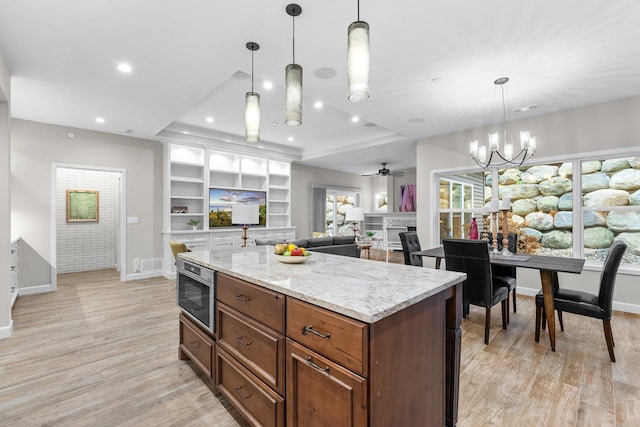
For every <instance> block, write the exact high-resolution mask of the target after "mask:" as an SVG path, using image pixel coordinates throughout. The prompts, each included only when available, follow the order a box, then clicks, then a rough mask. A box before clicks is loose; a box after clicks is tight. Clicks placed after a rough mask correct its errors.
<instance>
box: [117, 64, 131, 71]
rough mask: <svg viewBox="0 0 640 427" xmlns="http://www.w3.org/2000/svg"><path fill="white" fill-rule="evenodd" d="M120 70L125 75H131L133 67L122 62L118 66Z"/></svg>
mask: <svg viewBox="0 0 640 427" xmlns="http://www.w3.org/2000/svg"><path fill="white" fill-rule="evenodd" d="M118 70H120V71H122V72H123V73H130V72H131V71H133V68H131V65H129V64H126V63H124V62H122V63H120V64H118Z"/></svg>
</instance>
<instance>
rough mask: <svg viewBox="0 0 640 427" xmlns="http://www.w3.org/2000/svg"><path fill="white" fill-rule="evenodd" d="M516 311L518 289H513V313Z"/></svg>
mask: <svg viewBox="0 0 640 427" xmlns="http://www.w3.org/2000/svg"><path fill="white" fill-rule="evenodd" d="M516 311H518V310H516V288H513V312H514V313H515V312H516Z"/></svg>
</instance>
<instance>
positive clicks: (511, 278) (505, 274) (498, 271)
mask: <svg viewBox="0 0 640 427" xmlns="http://www.w3.org/2000/svg"><path fill="white" fill-rule="evenodd" d="M497 236H498V250H499V251H502V247H503V246H502V236H503V234H502V233H498V234H497ZM491 239H493V235H492V233H489V241H490V242H491ZM507 239H508V240H509V244H508V245H507V249H509V251H510V252H511V253H513V254H515V253H516V252H517V251H518V234H517V233H509V234H507ZM492 269H493V270H492V271H493V278H494V280H497V281H498V284H500V285H501V286H506V287H507V288H509V292H510V293H511V294H512V295H513V312H514V313H515V312H516V311H517V307H516V285H517V276H516V272H517V270H518V269H517V268H516V267H509V266H507V265H494V266H492ZM507 304H509V303H508V302H507ZM509 320H510V319H509V313H508V312H507V322H509Z"/></svg>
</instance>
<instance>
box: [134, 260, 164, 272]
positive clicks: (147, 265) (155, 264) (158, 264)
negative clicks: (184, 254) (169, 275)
mask: <svg viewBox="0 0 640 427" xmlns="http://www.w3.org/2000/svg"><path fill="white" fill-rule="evenodd" d="M162 266H163V263H162V258H150V259H143V260H140V272H141V273H146V272H148V271H156V270H162Z"/></svg>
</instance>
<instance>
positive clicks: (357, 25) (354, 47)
mask: <svg viewBox="0 0 640 427" xmlns="http://www.w3.org/2000/svg"><path fill="white" fill-rule="evenodd" d="M369 62H370V57H369V24H367V23H366V22H364V21H361V20H360V0H358V20H357V21H355V22H352V23H351V25H349V31H348V46H347V78H348V81H349V101H351V102H362V101H366V100H367V99H369Z"/></svg>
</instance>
